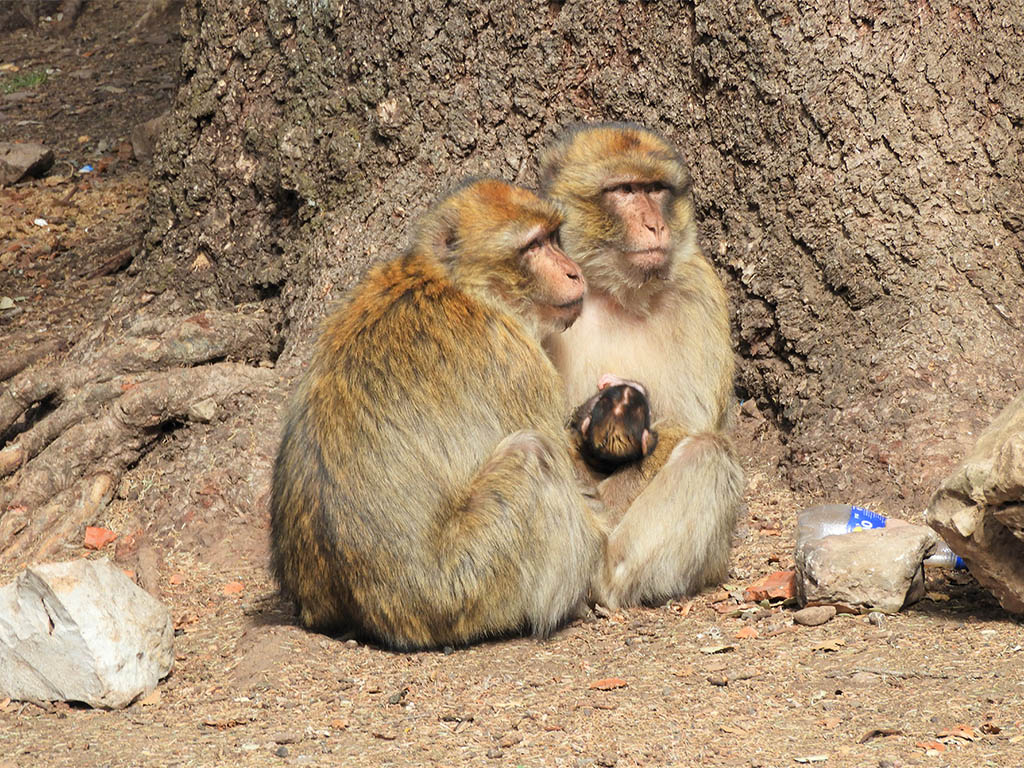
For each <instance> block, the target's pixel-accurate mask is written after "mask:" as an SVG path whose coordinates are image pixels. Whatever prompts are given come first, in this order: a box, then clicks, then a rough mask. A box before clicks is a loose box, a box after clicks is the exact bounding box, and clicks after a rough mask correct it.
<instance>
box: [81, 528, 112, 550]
mask: <svg viewBox="0 0 1024 768" xmlns="http://www.w3.org/2000/svg"><path fill="white" fill-rule="evenodd" d="M116 538H117V534H116V533H114V532H113V531H112V530H110V529H109V528H99V527H97V526H93V525H90V526H88V527H87V528H86V529H85V541H84V542H83V543H84V544H85V548H86V549H103V548H104V547H105V546H107V544H109V543H110V542H112V541H114V540H115V539H116Z"/></svg>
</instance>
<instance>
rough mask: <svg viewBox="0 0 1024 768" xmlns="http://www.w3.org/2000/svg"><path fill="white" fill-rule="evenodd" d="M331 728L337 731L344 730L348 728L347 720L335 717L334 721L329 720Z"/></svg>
mask: <svg viewBox="0 0 1024 768" xmlns="http://www.w3.org/2000/svg"><path fill="white" fill-rule="evenodd" d="M331 728H335V729H337V730H339V731H341V730H344V729H345V728H348V720H343V719H341V718H337V717H336V718H335V719H334V720H331Z"/></svg>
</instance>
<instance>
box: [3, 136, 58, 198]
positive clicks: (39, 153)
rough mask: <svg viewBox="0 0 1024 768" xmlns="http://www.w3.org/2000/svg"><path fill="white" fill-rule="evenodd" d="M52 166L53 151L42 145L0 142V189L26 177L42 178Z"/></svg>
mask: <svg viewBox="0 0 1024 768" xmlns="http://www.w3.org/2000/svg"><path fill="white" fill-rule="evenodd" d="M52 165H53V150H51V149H47V148H46V147H44V146H43V145H42V144H30V143H26V144H12V143H10V142H7V141H0V187H6V186H9V185H10V184H16V183H17V182H19V181H21V180H22V179H24V178H26V177H28V176H42V175H43V174H44V173H46V172H47V171H48V170H50V166H52Z"/></svg>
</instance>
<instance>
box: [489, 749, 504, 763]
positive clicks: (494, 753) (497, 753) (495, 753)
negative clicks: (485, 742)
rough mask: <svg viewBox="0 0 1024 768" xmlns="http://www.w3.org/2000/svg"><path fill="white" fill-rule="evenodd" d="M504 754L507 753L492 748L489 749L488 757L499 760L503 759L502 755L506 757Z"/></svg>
mask: <svg viewBox="0 0 1024 768" xmlns="http://www.w3.org/2000/svg"><path fill="white" fill-rule="evenodd" d="M504 754H505V753H504V752H502V751H501V750H500V749H498V748H497V747H491V748H490V749H488V750H487V756H488V757H489V758H491V759H492V760H497V759H498V758H499V757H501V756H502V755H504Z"/></svg>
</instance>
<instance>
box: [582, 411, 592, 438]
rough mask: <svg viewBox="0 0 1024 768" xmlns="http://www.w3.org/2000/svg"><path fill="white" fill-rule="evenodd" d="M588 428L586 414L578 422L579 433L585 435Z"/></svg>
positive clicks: (588, 422)
mask: <svg viewBox="0 0 1024 768" xmlns="http://www.w3.org/2000/svg"><path fill="white" fill-rule="evenodd" d="M588 429H590V416H587V417H586V418H584V419H583V421H582V422H580V434H581V435H583V436H584V437H586V436H587V430H588Z"/></svg>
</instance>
